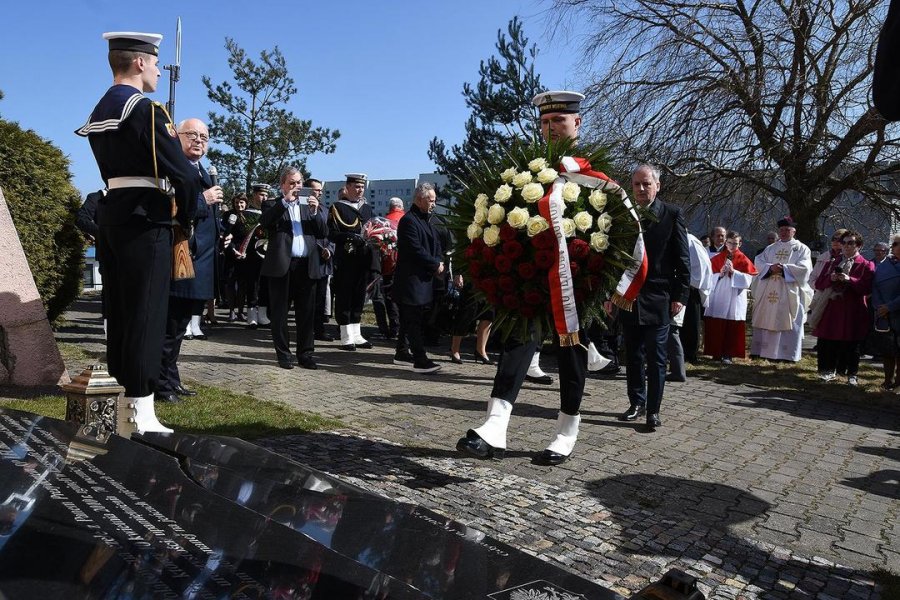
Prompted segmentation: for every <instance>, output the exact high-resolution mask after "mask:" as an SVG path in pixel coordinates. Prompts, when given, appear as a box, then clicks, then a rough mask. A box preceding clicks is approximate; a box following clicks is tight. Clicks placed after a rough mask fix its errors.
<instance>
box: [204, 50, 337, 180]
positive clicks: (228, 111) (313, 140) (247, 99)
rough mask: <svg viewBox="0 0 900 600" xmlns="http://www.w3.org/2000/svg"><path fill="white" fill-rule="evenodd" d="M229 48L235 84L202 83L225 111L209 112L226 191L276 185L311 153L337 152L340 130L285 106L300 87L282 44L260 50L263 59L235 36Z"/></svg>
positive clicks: (213, 154) (212, 156)
mask: <svg viewBox="0 0 900 600" xmlns="http://www.w3.org/2000/svg"><path fill="white" fill-rule="evenodd" d="M225 49H226V50H227V51H228V66H229V67H230V68H231V72H232V75H233V79H234V82H233V83H232V82H229V81H223V82H221V83H216V84H214V83H213V82H212V80H211V79H210V78H209V77H208V76H206V75H204V76H203V85H204V86H205V87H206V93H207V96H209V99H210V100H212V101H213V102H215V103H216V104H217V105H219V106H221V107H222V108H223V109H224V111H225V112H223V113H216V112H210V113H209V132H210V137H211V139H212V144H213V147H212V148H210V150H209V155H208V159H209V162H210V163H211V164H214V165H215V166H216V168H217V169H218V171H219V179H220V182H221V183H222V184H223V187H225V188H226V190H227V191H229V192H235V191H245V190H248V189H250V186H251V184H252V183H253V182H257V181H258V182H267V183H274V182H276V181H277V180H278V175H279V173H280V172H281V170H282V169H284V168H285V167H286V166H288V165H292V166H296V167H298V168H300V169H301V170H305V166H306V157H308V156H309V155H311V154H315V153H316V152H323V153H325V154H330V153H332V152H334V150H335V147H336V141H337V139H338V138H339V137H340V132H339V131H337V130H331V129H326V128H322V127H313V126H312V121H308V120H303V119H300V118H298V117H296V116H294V114H293V113H291V112H290V111H289V110H288V109H287V108H286V106H287V104H288V103H289V102H290V101H291V100H292V99H293V98H294V97H295V96H296V95H297V86H296V85H295V84H294V80H293V78H291V76H290V74H289V73H288V68H287V63H286V62H285V59H284V56H283V55H282V54H281V51H280V50H279V49H278V47H277V46H276V47H275V48H274V49H273V50H271V51H268V50H263V51H262V52H260V55H259V60H258V61H254V60H252V59H250V58H248V57H247V54H246V52H244V50H243V49H242V48H241V47H240V46H238V45H237V43H235V41H234V40H233V39H231V38H225Z"/></svg>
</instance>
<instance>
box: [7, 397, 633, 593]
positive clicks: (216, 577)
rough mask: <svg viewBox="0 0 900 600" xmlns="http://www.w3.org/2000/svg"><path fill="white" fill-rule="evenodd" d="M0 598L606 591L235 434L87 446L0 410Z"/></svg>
mask: <svg viewBox="0 0 900 600" xmlns="http://www.w3.org/2000/svg"><path fill="white" fill-rule="evenodd" d="M76 457H77V458H76ZM0 596H2V597H5V598H10V599H16V598H28V599H34V598H67V599H69V598H73V599H74V598H322V599H344V598H347V599H357V598H358V599H364V598H365V599H368V598H372V599H388V598H396V599H404V598H416V599H418V598H444V599H448V600H450V599H463V598H466V599H469V598H471V599H474V598H492V599H503V600H506V599H509V600H516V599H519V598H529V599H532V600H543V599H547V600H551V599H552V600H575V599H579V598H584V599H589V598H590V599H606V598H617V597H618V596H617V595H616V594H614V593H613V592H611V591H610V590H607V589H605V588H603V587H601V586H599V585H597V584H594V583H592V582H590V581H587V580H585V579H583V578H581V577H579V576H577V575H574V574H572V573H568V572H566V571H564V570H562V569H560V568H557V567H555V566H553V565H551V564H549V563H546V562H544V561H542V560H540V559H538V558H536V557H533V556H530V555H528V554H525V553H523V552H521V551H518V550H516V549H514V548H512V547H510V546H508V545H506V544H503V543H501V542H499V541H498V540H495V539H492V538H491V537H489V536H486V535H485V534H484V533H483V532H481V531H479V530H477V529H473V528H470V527H467V526H466V525H463V524H461V523H458V522H456V521H453V520H450V519H448V518H447V517H444V516H442V515H439V514H437V513H435V512H433V511H430V510H426V509H423V508H421V507H418V506H415V505H412V504H407V503H402V502H395V501H392V500H389V499H386V498H383V497H381V496H377V495H374V494H371V493H369V492H366V491H365V490H363V489H361V488H359V487H356V486H353V485H349V484H347V483H345V482H342V481H340V480H338V479H336V478H333V477H330V476H328V475H326V474H324V473H321V472H319V471H316V470H314V469H310V468H308V467H305V466H303V465H301V464H298V463H296V462H293V461H290V460H288V459H285V458H284V457H281V456H279V455H276V454H273V453H271V452H268V451H266V450H263V449H261V448H259V447H257V446H254V445H253V444H249V443H247V442H244V441H242V440H239V439H235V438H225V437H212V436H196V435H186V434H178V433H175V434H169V435H166V434H147V435H143V436H135V439H133V440H128V439H125V438H122V437H119V436H111V437H110V438H109V440H108V441H107V443H106V444H105V445H104V446H103V447H99V446H97V447H95V448H94V449H93V450H92V449H91V448H85V447H84V446H83V444H81V443H80V442H79V440H78V437H77V428H76V426H75V425H73V424H71V423H67V422H64V421H59V420H56V419H50V418H46V417H40V416H36V415H33V414H30V413H24V412H19V411H13V410H0Z"/></svg>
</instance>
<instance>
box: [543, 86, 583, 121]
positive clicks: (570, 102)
mask: <svg viewBox="0 0 900 600" xmlns="http://www.w3.org/2000/svg"><path fill="white" fill-rule="evenodd" d="M582 100H584V94H579V93H578V92H570V91H566V90H555V91H550V92H541V93H540V94H538V95H537V96H535V97H534V98H533V99H532V100H531V102H532V104H534V105H535V106H537V107H538V110H539V111H540V113H541V114H542V115H545V114H547V113H577V112H578V111H579V110H580V109H581V101H582Z"/></svg>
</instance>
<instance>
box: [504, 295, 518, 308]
mask: <svg viewBox="0 0 900 600" xmlns="http://www.w3.org/2000/svg"><path fill="white" fill-rule="evenodd" d="M519 305H520V302H519V296H517V295H516V294H506V295H505V296H503V306H504V307H506V308H509V309H511V310H515V309H517V308H519Z"/></svg>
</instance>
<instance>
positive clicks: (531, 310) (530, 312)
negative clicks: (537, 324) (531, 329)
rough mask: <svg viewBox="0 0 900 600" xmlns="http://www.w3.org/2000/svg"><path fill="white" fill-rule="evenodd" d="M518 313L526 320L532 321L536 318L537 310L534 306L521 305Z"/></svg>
mask: <svg viewBox="0 0 900 600" xmlns="http://www.w3.org/2000/svg"><path fill="white" fill-rule="evenodd" d="M519 313H520V314H521V315H522V316H523V317H525V318H526V319H533V318H534V317H536V316H537V308H535V307H534V306H528V305H527V304H526V305H522V306H521V307H519Z"/></svg>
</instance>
